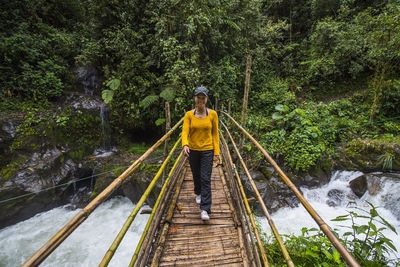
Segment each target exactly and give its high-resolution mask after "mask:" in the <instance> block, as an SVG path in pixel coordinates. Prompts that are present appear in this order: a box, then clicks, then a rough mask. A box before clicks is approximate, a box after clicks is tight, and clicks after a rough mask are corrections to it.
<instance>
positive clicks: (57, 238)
mask: <svg viewBox="0 0 400 267" xmlns="http://www.w3.org/2000/svg"><path fill="white" fill-rule="evenodd" d="M182 122H183V118H182V119H180V121H179V122H177V123H176V124H175V126H174V127H173V128H172V129H171V130H170V131H168V133H166V134H165V135H164V136H163V137H161V138H160V139H159V140H158V141H157V142H156V143H155V144H154V145H153V146H152V147H151V148H149V149H148V150H147V151H146V152H145V153H144V154H143V155H142V156H141V157H140V158H138V159H137V160H136V161H135V162H134V163H132V165H131V166H130V167H129V168H128V169H126V170H125V171H124V172H123V173H122V174H121V175H120V176H119V177H118V178H116V179H115V180H114V181H113V182H112V183H111V184H110V185H109V186H107V188H106V189H104V190H103V191H102V192H101V193H100V194H99V195H98V196H97V197H96V198H95V199H93V200H92V201H91V202H90V203H89V204H88V205H87V206H86V207H85V208H83V209H82V210H81V211H80V212H79V213H78V214H77V215H75V217H74V218H72V219H71V220H70V221H69V222H68V223H67V224H66V225H65V226H64V227H63V228H62V229H60V230H59V231H58V232H57V233H56V234H55V235H54V236H53V237H52V238H51V239H50V240H49V241H47V243H46V244H44V245H43V246H42V247H41V248H40V249H39V250H38V251H36V252H35V254H33V255H32V256H31V258H30V259H28V260H27V261H26V262H25V263H24V264H23V265H22V266H23V267H27V266H37V265H39V264H40V263H41V262H42V261H43V260H45V259H46V258H47V257H48V256H49V255H50V253H51V252H53V251H54V250H55V249H56V248H57V247H58V245H59V244H61V243H62V241H64V240H65V239H66V238H67V237H68V236H69V235H70V234H71V233H72V232H73V231H74V230H75V229H76V228H77V227H78V226H79V225H80V224H81V223H82V222H83V221H85V220H86V218H87V217H89V215H90V214H91V213H92V212H93V211H94V210H95V209H96V208H97V207H98V206H99V205H100V204H101V203H102V202H103V201H104V200H106V199H107V198H108V197H109V196H110V195H111V194H112V192H114V190H115V189H116V188H118V187H119V186H120V185H121V183H122V182H123V181H124V180H125V179H126V178H127V177H128V176H129V175H130V174H131V173H132V172H133V171H134V170H136V169H137V168H138V167H139V165H140V164H141V163H142V162H143V161H144V160H145V159H146V158H147V157H148V156H149V155H150V154H151V153H152V152H153V151H154V150H155V149H156V148H157V147H159V146H160V145H161V144H162V142H163V141H164V140H165V139H166V138H167V137H169V136H170V135H171V134H172V132H173V131H174V130H175V129H176V128H178V126H179V125H180V124H181V123H182ZM71 229H72V231H71Z"/></svg>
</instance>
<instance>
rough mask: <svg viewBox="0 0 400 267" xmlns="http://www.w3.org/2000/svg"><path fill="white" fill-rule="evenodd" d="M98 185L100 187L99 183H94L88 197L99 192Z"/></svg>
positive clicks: (91, 197)
mask: <svg viewBox="0 0 400 267" xmlns="http://www.w3.org/2000/svg"><path fill="white" fill-rule="evenodd" d="M99 187H100V186H99V183H96V184H95V185H94V188H93V191H92V194H91V195H90V199H93V198H95V197H96V196H97V195H98V194H99Z"/></svg>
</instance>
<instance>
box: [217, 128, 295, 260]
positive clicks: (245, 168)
mask: <svg viewBox="0 0 400 267" xmlns="http://www.w3.org/2000/svg"><path fill="white" fill-rule="evenodd" d="M221 124H222V126H224V128H225V130H226V132H227V134H228V136H229V138H230V139H231V142H232V145H233V148H234V150H235V152H236V154H237V156H238V158H239V160H240V163H241V164H242V166H243V169H244V171H245V173H246V176H247V178H248V179H249V181H250V184H251V186H252V187H253V190H254V192H255V193H256V196H257V199H258V202H259V203H260V205H261V208H262V210H263V212H264V215H265V217H267V220H268V224H269V225H270V227H271V229H272V232H273V233H274V235H275V238H276V240H277V241H278V244H279V247H280V249H281V251H282V254H283V257H284V258H285V261H286V264H287V265H288V266H290V267H294V264H293V262H292V260H291V259H290V256H289V253H288V252H287V250H286V248H285V245H284V244H283V241H282V238H281V236H280V235H279V233H278V229H276V227H275V224H274V221H273V220H272V218H271V215H270V214H269V212H268V210H267V207H266V206H265V203H264V200H263V199H262V197H261V195H260V192H259V191H258V189H257V186H256V184H255V183H254V181H253V178H251V175H250V173H249V170H248V169H247V167H246V164H245V163H244V161H243V158H242V156H241V155H240V153H239V150H238V148H237V146H236V144H235V141H234V140H233V137H232V135H231V133H230V132H229V130H228V128H227V127H226V125H225V124H224V123H223V122H221ZM246 201H247V199H246Z"/></svg>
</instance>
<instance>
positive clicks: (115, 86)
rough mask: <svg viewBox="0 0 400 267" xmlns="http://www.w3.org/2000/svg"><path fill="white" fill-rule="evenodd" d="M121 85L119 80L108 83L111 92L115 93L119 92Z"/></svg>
mask: <svg viewBox="0 0 400 267" xmlns="http://www.w3.org/2000/svg"><path fill="white" fill-rule="evenodd" d="M120 84H121V81H120V80H119V79H115V78H114V79H112V80H109V81H108V82H107V84H106V85H107V86H108V87H109V88H110V89H111V90H113V91H115V90H117V89H118V88H119V86H120Z"/></svg>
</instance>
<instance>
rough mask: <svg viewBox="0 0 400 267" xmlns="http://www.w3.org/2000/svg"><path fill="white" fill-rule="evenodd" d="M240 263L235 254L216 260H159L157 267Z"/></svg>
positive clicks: (203, 256)
mask: <svg viewBox="0 0 400 267" xmlns="http://www.w3.org/2000/svg"><path fill="white" fill-rule="evenodd" d="M239 262H242V258H241V257H240V256H238V255H237V254H228V255H223V256H220V257H219V258H218V259H214V258H211V257H207V256H206V255H202V258H196V259H194V260H191V259H177V260H175V261H163V259H161V261H160V265H159V266H179V265H181V266H182V265H194V266H200V265H205V266H207V265H211V266H218V265H219V264H228V263H239Z"/></svg>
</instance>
